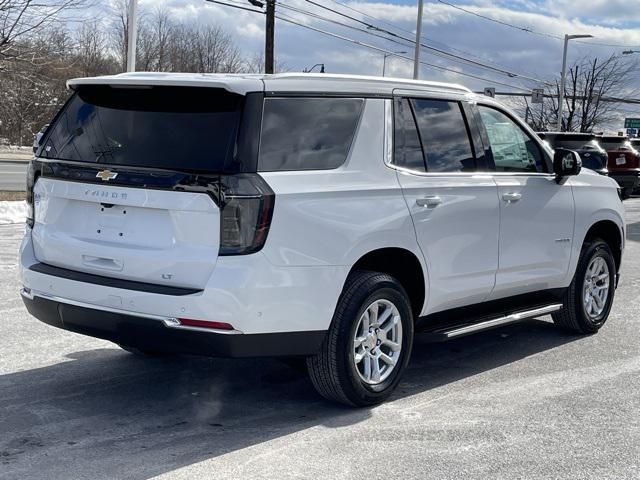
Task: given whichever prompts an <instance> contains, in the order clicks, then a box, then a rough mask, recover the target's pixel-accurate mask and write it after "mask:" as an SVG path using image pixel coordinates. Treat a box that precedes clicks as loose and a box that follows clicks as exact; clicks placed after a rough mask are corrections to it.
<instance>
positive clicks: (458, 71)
mask: <svg viewBox="0 0 640 480" xmlns="http://www.w3.org/2000/svg"><path fill="white" fill-rule="evenodd" d="M211 1H213V0H211ZM279 15H280V16H278V15H276V18H278V20H282V21H284V22H288V23H291V24H293V25H297V26H299V27H302V28H306V29H308V30H313V31H314V32H318V33H321V34H324V35H328V36H330V37H334V38H338V39H340V40H344V41H347V42H350V43H353V44H356V45H360V46H362V47H366V48H369V49H371V50H376V51H378V52H382V53H389V54H393V55H394V56H395V57H398V58H404V59H405V60H409V61H411V62H413V58H411V57H407V56H406V55H401V54H398V53H395V52H392V51H391V50H386V49H384V48H380V47H376V46H375V45H371V44H369V43H366V42H361V41H359V40H355V39H353V38H349V37H345V36H343V35H339V34H336V33H333V32H328V31H326V30H322V29H320V28H316V27H312V26H310V25H304V24H302V23H299V22H297V21H295V19H294V18H293V17H290V16H289V15H286V17H288V18H284V17H282V15H285V14H282V13H280V14H279ZM420 64H421V65H426V66H429V67H433V68H437V69H440V70H443V71H446V72H452V73H455V74H456V75H462V76H465V77H470V78H475V79H477V80H482V81H483V82H487V83H491V84H495V85H502V86H505V87H510V88H515V89H517V90H522V91H524V92H528V91H529V90H528V89H526V88H524V87H521V86H519V85H512V84H509V83H504V82H499V81H497V80H491V79H488V78H486V77H481V76H479V75H474V74H472V73H467V72H462V71H460V70H455V69H453V68H447V67H443V66H442V65H436V64H433V63H428V62H424V61H422V60H420Z"/></svg>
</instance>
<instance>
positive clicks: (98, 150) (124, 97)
mask: <svg viewBox="0 0 640 480" xmlns="http://www.w3.org/2000/svg"><path fill="white" fill-rule="evenodd" d="M241 108H242V97H241V96H240V95H235V94H231V93H229V92H226V91H225V90H221V89H214V88H198V87H165V86H154V87H131V86H128V87H115V86H109V85H90V86H89V85H87V86H81V87H80V88H79V89H78V91H77V92H76V93H75V94H74V95H73V96H72V97H71V99H70V100H69V101H68V102H67V104H66V105H65V107H64V109H63V111H62V112H61V113H60V115H59V116H58V117H57V118H56V120H55V123H54V124H53V125H52V127H51V128H50V129H49V132H48V134H47V137H46V138H45V140H44V142H43V144H42V146H41V148H40V149H39V151H38V155H39V156H41V157H45V158H52V159H59V160H71V161H82V162H96V163H104V164H111V165H126V166H137V167H154V168H168V169H173V170H189V171H202V172H220V171H223V170H224V168H225V166H226V165H228V164H229V162H230V161H231V160H232V159H233V154H234V148H235V143H236V133H237V130H238V124H239V120H240V112H241Z"/></svg>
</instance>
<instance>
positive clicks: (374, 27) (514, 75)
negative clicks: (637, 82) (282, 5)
mask: <svg viewBox="0 0 640 480" xmlns="http://www.w3.org/2000/svg"><path fill="white" fill-rule="evenodd" d="M306 2H308V3H310V4H312V5H315V6H317V7H320V8H322V9H324V10H327V11H329V12H332V13H334V14H336V15H340V16H343V17H345V18H348V19H350V20H352V21H354V22H357V23H360V24H362V25H364V26H366V27H367V28H368V29H372V30H376V31H379V32H383V33H385V34H387V35H390V36H392V37H395V38H398V39H401V40H404V41H405V42H409V43H410V44H412V45H415V40H414V39H412V38H407V37H404V36H402V35H398V34H397V33H395V32H391V31H389V30H386V29H384V28H381V27H379V26H377V25H374V24H372V23H369V22H365V21H364V20H361V19H359V18H355V17H353V16H351V15H347V14H346V13H342V12H339V11H337V10H335V9H333V8H330V7H328V6H326V5H323V4H321V3H317V2H315V1H314V0H306ZM366 33H371V32H366ZM420 45H421V46H422V47H424V48H426V49H428V50H430V51H432V52H436V53H438V54H440V55H439V56H442V55H446V56H447V57H451V58H454V59H456V60H457V61H462V62H465V63H466V64H469V65H474V66H477V67H480V68H484V69H487V70H492V71H494V72H496V73H500V74H501V75H506V76H508V77H510V78H517V77H519V78H523V79H526V80H531V81H533V82H536V83H542V84H545V85H550V84H549V83H548V82H545V81H543V80H540V79H539V78H534V77H530V76H528V75H523V74H519V73H515V72H512V71H509V70H504V69H502V68H496V67H494V66H491V65H487V64H485V63H482V62H478V61H475V60H471V59H468V58H465V57H463V56H460V55H456V54H454V53H450V52H447V51H445V50H442V49H440V48H436V47H434V46H432V45H428V44H424V43H422V42H420Z"/></svg>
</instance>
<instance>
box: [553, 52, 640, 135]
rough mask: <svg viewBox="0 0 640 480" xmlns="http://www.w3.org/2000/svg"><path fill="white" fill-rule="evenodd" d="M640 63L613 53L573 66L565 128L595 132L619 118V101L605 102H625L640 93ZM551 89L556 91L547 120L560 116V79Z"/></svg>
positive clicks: (568, 89)
mask: <svg viewBox="0 0 640 480" xmlns="http://www.w3.org/2000/svg"><path fill="white" fill-rule="evenodd" d="M637 71H638V63H637V62H636V61H633V60H631V59H627V58H624V57H620V56H618V55H612V56H610V57H609V58H606V59H604V60H603V59H599V58H591V59H581V60H578V61H577V62H576V63H574V64H573V65H572V66H571V68H570V69H569V72H568V75H567V82H566V84H565V105H564V111H565V115H563V119H562V128H563V130H565V131H579V132H591V131H593V130H594V129H595V128H598V127H601V126H603V125H607V124H610V123H612V122H613V121H615V120H616V119H617V118H618V112H619V104H617V103H614V102H610V101H603V99H607V97H609V98H612V97H613V98H617V99H620V100H621V101H624V100H626V99H629V98H632V97H634V96H636V95H637V92H638V89H637V88H635V87H634V84H636V83H637V76H636V73H637ZM555 83H556V84H555V87H553V88H552V89H550V92H549V93H553V97H552V98H551V99H550V101H547V103H548V108H547V109H546V111H545V113H544V117H545V121H546V122H547V123H555V122H557V118H558V101H557V95H558V94H559V90H560V82H559V81H556V82H555Z"/></svg>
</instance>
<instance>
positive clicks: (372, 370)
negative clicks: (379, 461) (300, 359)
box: [307, 271, 413, 407]
mask: <svg viewBox="0 0 640 480" xmlns="http://www.w3.org/2000/svg"><path fill="white" fill-rule="evenodd" d="M412 343H413V314H412V311H411V306H410V303H409V298H408V296H407V293H406V292H405V290H404V288H402V285H400V283H399V282H398V281H397V280H396V279H395V278H393V277H392V276H390V275H387V274H385V273H377V272H369V271H357V272H355V273H353V274H351V275H350V276H349V278H348V279H347V282H346V284H345V288H344V290H343V292H342V295H341V296H340V300H339V301H338V305H337V307H336V311H335V314H334V317H333V320H332V322H331V327H330V328H329V331H328V332H327V336H326V338H325V341H324V343H323V345H322V347H321V350H320V352H319V353H318V354H317V355H315V356H313V357H310V358H308V359H307V367H308V370H309V374H310V377H311V381H312V383H313V385H314V387H315V388H316V390H317V391H318V392H319V393H320V394H321V395H322V396H324V397H325V398H327V399H330V400H333V401H337V402H340V403H343V404H346V405H352V406H359V407H363V406H369V405H375V404H378V403H381V402H383V401H384V400H385V399H386V398H387V397H388V396H389V395H391V393H392V392H393V390H394V389H395V387H396V385H397V384H398V382H399V381H400V377H401V375H402V372H403V371H404V369H405V367H406V365H407V363H408V361H409V357H410V355H411V347H412Z"/></svg>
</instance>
